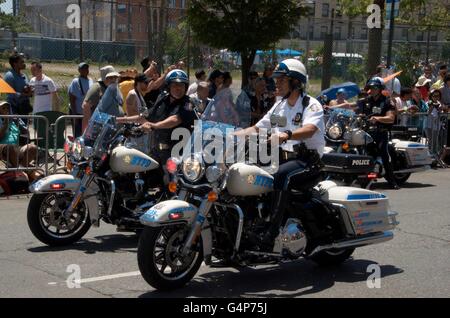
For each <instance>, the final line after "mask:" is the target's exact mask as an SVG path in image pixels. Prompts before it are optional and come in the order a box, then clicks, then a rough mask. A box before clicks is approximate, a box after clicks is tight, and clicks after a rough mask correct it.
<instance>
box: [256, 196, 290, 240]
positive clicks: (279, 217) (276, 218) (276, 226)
mask: <svg viewBox="0 0 450 318" xmlns="http://www.w3.org/2000/svg"><path fill="white" fill-rule="evenodd" d="M287 201H288V193H287V191H280V190H275V191H274V192H273V193H272V209H271V212H272V214H271V218H270V223H271V224H270V227H269V230H268V231H267V232H266V234H265V235H264V236H263V238H262V244H263V245H264V246H267V247H273V243H274V241H275V239H276V237H277V236H278V234H279V233H280V226H281V222H282V221H283V217H284V210H285V208H286V204H287Z"/></svg>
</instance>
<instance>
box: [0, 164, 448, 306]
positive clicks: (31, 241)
mask: <svg viewBox="0 0 450 318" xmlns="http://www.w3.org/2000/svg"><path fill="white" fill-rule="evenodd" d="M449 187H450V170H437V171H436V170H433V171H429V172H426V173H422V174H416V175H414V176H412V178H411V180H410V183H409V184H408V185H407V186H406V188H404V189H402V190H400V191H391V190H385V185H384V184H380V185H378V186H377V191H381V192H383V193H387V194H388V196H389V197H390V202H391V206H392V209H393V210H395V211H398V212H399V213H400V215H399V217H398V220H399V221H400V223H401V224H400V226H399V227H398V229H397V230H396V231H395V238H394V240H392V241H389V242H387V243H384V244H380V245H374V246H368V247H364V248H360V249H357V250H356V252H355V253H354V255H353V259H350V260H349V261H347V262H345V263H344V264H342V265H341V266H339V267H337V268H327V269H324V268H320V267H318V266H316V265H315V264H314V263H312V262H310V261H307V260H299V261H296V262H292V263H285V264H283V265H281V266H260V267H256V268H248V269H243V270H241V271H240V272H239V271H238V270H236V269H227V268H225V269H224V268H221V269H210V268H208V267H205V266H202V267H201V269H200V271H199V273H198V274H197V275H196V277H195V278H194V280H193V281H192V282H191V283H190V284H189V285H188V286H187V287H185V288H183V289H180V290H178V291H175V292H171V293H162V292H158V291H155V290H153V289H152V288H151V287H150V286H148V285H147V284H146V282H145V281H144V280H143V278H142V277H141V276H140V275H139V272H138V266H137V261H136V246H137V237H136V236H135V235H125V234H121V233H116V232H115V228H114V227H112V226H109V225H105V224H103V225H102V226H101V227H100V228H99V229H91V230H90V232H89V233H88V234H87V235H86V238H85V239H84V240H82V241H80V242H79V243H77V244H76V245H74V246H71V247H67V248H58V249H54V248H48V247H46V246H44V245H43V244H41V243H40V242H39V241H37V240H36V239H35V238H34V237H33V235H32V234H31V232H30V231H29V229H28V226H27V223H26V209H27V204H28V199H27V198H21V199H10V200H0V273H1V274H0V297H39V298H52V297H70V298H74V297H75V298H78V297H89V298H92V297H132V298H135V297H150V298H161V297H162V298H166V297H344V298H348V297H449V296H450V194H449V193H450V192H449ZM72 264H76V265H79V266H80V274H81V279H82V283H81V286H80V287H81V288H68V286H67V283H66V280H67V279H68V277H69V275H70V274H71V272H70V273H69V272H67V270H68V266H70V265H72ZM371 264H378V265H379V266H380V269H381V281H380V288H369V287H368V285H367V279H368V278H369V275H371V273H372V272H367V267H368V266H369V265H371Z"/></svg>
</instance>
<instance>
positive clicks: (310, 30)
mask: <svg viewBox="0 0 450 318" xmlns="http://www.w3.org/2000/svg"><path fill="white" fill-rule="evenodd" d="M309 38H310V39H314V26H313V25H310V26H309Z"/></svg>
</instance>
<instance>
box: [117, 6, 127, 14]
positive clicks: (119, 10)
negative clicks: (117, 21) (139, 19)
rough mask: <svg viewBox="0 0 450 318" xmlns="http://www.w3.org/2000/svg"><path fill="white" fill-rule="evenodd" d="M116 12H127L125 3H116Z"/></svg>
mask: <svg viewBox="0 0 450 318" xmlns="http://www.w3.org/2000/svg"><path fill="white" fill-rule="evenodd" d="M117 13H127V5H126V4H118V5H117Z"/></svg>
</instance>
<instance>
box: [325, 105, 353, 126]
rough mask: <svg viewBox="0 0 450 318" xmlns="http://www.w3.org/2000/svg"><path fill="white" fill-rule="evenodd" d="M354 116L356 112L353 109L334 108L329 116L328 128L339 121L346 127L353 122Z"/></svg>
mask: <svg viewBox="0 0 450 318" xmlns="http://www.w3.org/2000/svg"><path fill="white" fill-rule="evenodd" d="M354 116H355V113H354V112H353V111H351V110H347V109H333V110H332V111H331V112H330V113H329V118H328V121H327V129H328V128H330V127H331V126H333V125H334V124H337V123H340V124H343V125H344V127H345V126H347V125H349V124H350V123H351V122H352V120H353V118H354Z"/></svg>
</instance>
